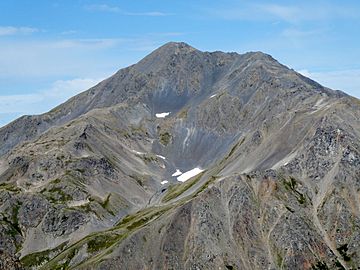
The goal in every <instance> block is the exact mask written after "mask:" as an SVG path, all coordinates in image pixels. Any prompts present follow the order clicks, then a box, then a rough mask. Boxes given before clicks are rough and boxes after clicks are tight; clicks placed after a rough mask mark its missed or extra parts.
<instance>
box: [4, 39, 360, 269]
mask: <svg viewBox="0 0 360 270" xmlns="http://www.w3.org/2000/svg"><path fill="white" fill-rule="evenodd" d="M359 109H360V102H359V100H357V99H355V98H352V97H350V96H347V95H346V94H344V93H342V92H339V91H333V90H330V89H327V88H324V87H322V86H321V85H319V84H318V83H316V82H314V81H312V80H310V79H308V78H305V77H303V76H302V75H300V74H298V73H296V72H294V71H293V70H290V69H288V68H287V67H285V66H283V65H281V64H280V63H278V62H277V61H276V60H274V59H273V58H272V57H271V56H269V55H266V54H263V53H260V52H252V53H246V54H242V55H240V54H236V53H223V52H212V53H209V52H201V51H198V50H196V49H194V48H192V47H191V46H189V45H187V44H185V43H168V44H166V45H164V46H162V47H161V48H159V49H157V50H156V51H154V52H153V53H151V54H150V55H148V56H147V57H145V58H144V59H143V60H141V61H140V62H139V63H137V64H135V65H133V66H130V67H128V68H126V69H122V70H120V71H119V72H117V73H116V74H114V75H113V76H112V77H110V78H109V79H107V80H105V81H103V82H101V83H100V84H98V85H97V86H95V87H93V88H91V89H89V90H88V91H86V92H84V93H82V94H80V95H78V96H75V97H73V98H72V99H70V100H69V101H67V102H66V103H64V104H62V105H60V106H58V107H57V108H55V109H53V110H52V111H50V112H49V113H46V114H43V115H38V116H26V117H22V118H20V119H18V120H16V121H14V122H13V123H11V124H9V125H7V126H5V127H3V128H1V129H0V213H1V214H0V249H2V250H5V251H6V254H7V255H6V256H8V257H9V258H13V259H14V258H16V257H17V256H20V261H21V263H22V265H23V266H24V267H25V268H29V269H30V268H33V269H215V268H220V269H337V268H338V269H344V268H345V269H356V268H357V267H360V247H359V243H360V241H359V240H360V219H359V218H360V170H359V167H360V140H359V138H360V124H359V119H360V110H359ZM179 171H180V172H182V173H183V174H182V175H180V172H179ZM189 171H190V172H189ZM176 172H177V173H176ZM185 172H188V173H185ZM191 173H193V174H191ZM187 176H189V177H187ZM191 176H193V177H191ZM179 180H180V181H179ZM14 261H16V259H14ZM10 269H16V268H10Z"/></svg>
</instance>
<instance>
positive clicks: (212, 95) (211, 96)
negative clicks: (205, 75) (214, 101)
mask: <svg viewBox="0 0 360 270" xmlns="http://www.w3.org/2000/svg"><path fill="white" fill-rule="evenodd" d="M216 96H217V94H214V95H211V96H210V97H209V98H213V97H216Z"/></svg>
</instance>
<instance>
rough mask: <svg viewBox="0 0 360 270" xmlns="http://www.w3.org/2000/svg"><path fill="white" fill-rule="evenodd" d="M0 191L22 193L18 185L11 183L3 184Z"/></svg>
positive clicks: (0, 185)
mask: <svg viewBox="0 0 360 270" xmlns="http://www.w3.org/2000/svg"><path fill="white" fill-rule="evenodd" d="M0 190H6V191H10V192H20V191H21V189H20V188H18V187H17V186H16V185H14V184H10V183H1V184H0Z"/></svg>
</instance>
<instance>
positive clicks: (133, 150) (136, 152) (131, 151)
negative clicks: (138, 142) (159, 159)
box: [131, 150, 145, 155]
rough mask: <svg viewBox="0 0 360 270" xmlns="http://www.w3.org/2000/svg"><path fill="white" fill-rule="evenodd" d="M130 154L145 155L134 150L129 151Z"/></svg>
mask: <svg viewBox="0 0 360 270" xmlns="http://www.w3.org/2000/svg"><path fill="white" fill-rule="evenodd" d="M131 152H133V153H135V154H138V155H145V153H143V152H139V151H136V150H131Z"/></svg>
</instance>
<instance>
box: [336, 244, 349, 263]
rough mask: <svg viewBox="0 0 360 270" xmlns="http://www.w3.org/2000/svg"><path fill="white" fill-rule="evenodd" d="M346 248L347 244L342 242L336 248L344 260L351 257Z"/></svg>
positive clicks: (347, 260) (346, 260)
mask: <svg viewBox="0 0 360 270" xmlns="http://www.w3.org/2000/svg"><path fill="white" fill-rule="evenodd" d="M348 249H349V248H348V245H347V244H344V245H342V246H340V247H338V248H337V251H339V253H340V255H341V256H342V257H343V259H344V261H345V262H349V261H350V260H351V258H350V257H349V255H348V254H347V251H348Z"/></svg>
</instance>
